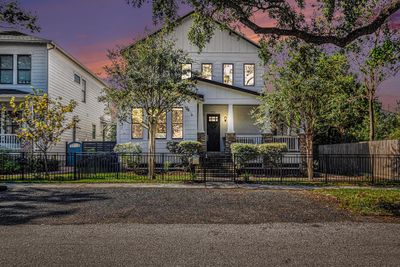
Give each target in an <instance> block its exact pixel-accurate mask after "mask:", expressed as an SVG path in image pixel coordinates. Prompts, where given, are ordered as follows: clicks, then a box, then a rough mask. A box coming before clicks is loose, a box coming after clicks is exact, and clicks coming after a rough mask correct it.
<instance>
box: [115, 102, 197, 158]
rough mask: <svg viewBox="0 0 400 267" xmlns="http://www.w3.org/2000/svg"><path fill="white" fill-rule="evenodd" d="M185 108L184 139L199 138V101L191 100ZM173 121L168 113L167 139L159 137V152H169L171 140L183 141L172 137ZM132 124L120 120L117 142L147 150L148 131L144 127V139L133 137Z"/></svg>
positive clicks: (157, 144)
mask: <svg viewBox="0 0 400 267" xmlns="http://www.w3.org/2000/svg"><path fill="white" fill-rule="evenodd" d="M184 107H185V108H184V109H183V111H184V112H183V136H184V140H197V102H196V101H194V100H193V101H190V102H189V103H187V104H185V105H184ZM171 129H172V122H171V114H170V113H168V114H167V139H157V141H156V149H157V150H156V151H157V153H167V152H168V150H167V149H166V145H167V142H169V141H181V140H176V139H172V131H171ZM131 134H132V130H131V124H130V123H127V122H119V123H118V127H117V142H118V143H119V144H122V143H129V142H132V143H135V144H139V145H140V146H141V147H142V150H143V151H144V152H146V151H147V150H148V149H147V146H148V137H147V136H148V132H147V130H146V129H144V133H143V136H144V138H143V139H132V138H131V136H132V135H131Z"/></svg>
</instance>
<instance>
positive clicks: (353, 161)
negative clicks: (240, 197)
mask: <svg viewBox="0 0 400 267" xmlns="http://www.w3.org/2000/svg"><path fill="white" fill-rule="evenodd" d="M150 159H154V162H155V177H153V179H155V180H159V181H187V182H189V181H193V182H207V181H230V182H248V183H251V182H253V183H263V182H277V183H282V182H313V183H340V182H348V183H358V182H363V183H365V182H367V183H375V184H377V183H396V182H400V156H393V155H319V156H317V157H314V159H313V163H314V166H313V171H314V178H313V179H312V180H310V179H308V177H307V166H306V155H299V154H289V153H287V154H284V155H279V156H272V157H258V158H256V159H253V160H249V161H243V159H241V158H240V157H233V156H231V155H229V154H204V155H201V156H188V155H178V154H155V155H148V154H116V153H77V154H48V155H47V157H44V155H42V154H27V153H2V154H0V181H24V180H60V181H68V180H85V179H91V180H96V179H97V180H110V181H115V180H121V181H124V180H127V181H128V180H136V181H143V182H146V181H149V179H150V178H149V177H148V165H149V161H150Z"/></svg>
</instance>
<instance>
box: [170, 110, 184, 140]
mask: <svg viewBox="0 0 400 267" xmlns="http://www.w3.org/2000/svg"><path fill="white" fill-rule="evenodd" d="M172 138H173V139H182V138H183V108H173V109H172Z"/></svg>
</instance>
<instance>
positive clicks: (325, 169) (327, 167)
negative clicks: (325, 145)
mask: <svg viewBox="0 0 400 267" xmlns="http://www.w3.org/2000/svg"><path fill="white" fill-rule="evenodd" d="M328 156H329V155H328V154H325V155H324V161H325V164H324V171H325V183H328V169H329V165H328V164H329V163H328V162H329V158H328Z"/></svg>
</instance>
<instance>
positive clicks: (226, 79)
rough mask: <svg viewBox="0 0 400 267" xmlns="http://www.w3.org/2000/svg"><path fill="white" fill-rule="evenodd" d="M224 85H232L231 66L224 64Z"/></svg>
mask: <svg viewBox="0 0 400 267" xmlns="http://www.w3.org/2000/svg"><path fill="white" fill-rule="evenodd" d="M223 68H224V84H229V85H232V84H233V64H224V67H223Z"/></svg>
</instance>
